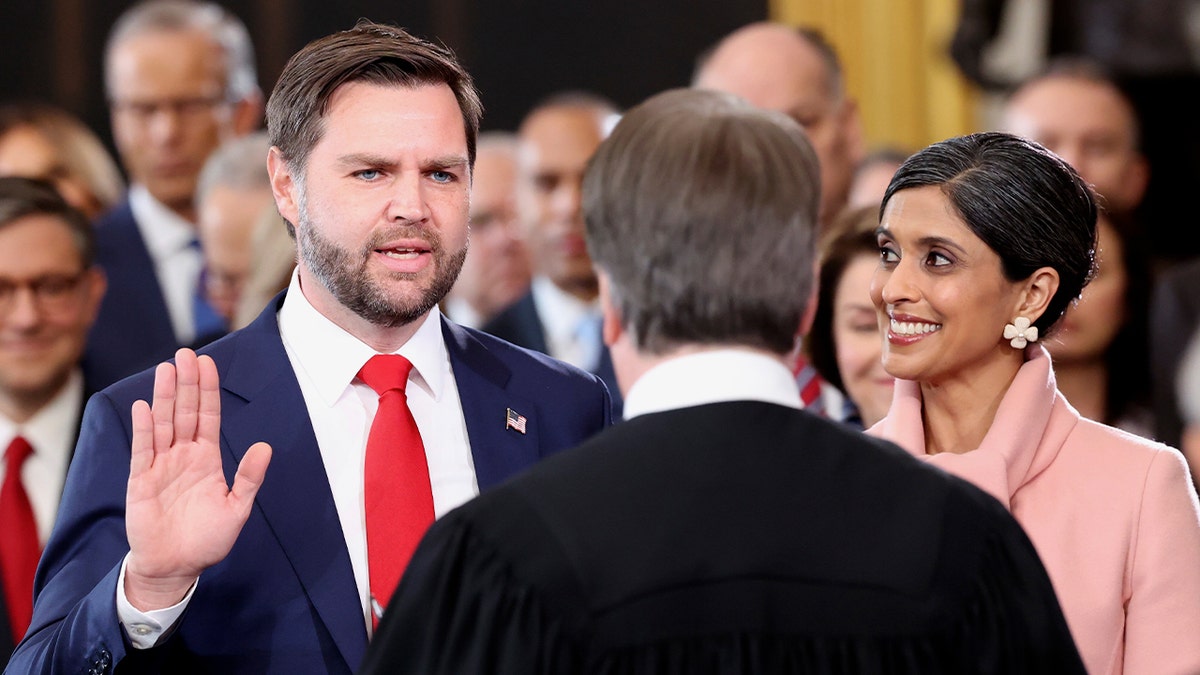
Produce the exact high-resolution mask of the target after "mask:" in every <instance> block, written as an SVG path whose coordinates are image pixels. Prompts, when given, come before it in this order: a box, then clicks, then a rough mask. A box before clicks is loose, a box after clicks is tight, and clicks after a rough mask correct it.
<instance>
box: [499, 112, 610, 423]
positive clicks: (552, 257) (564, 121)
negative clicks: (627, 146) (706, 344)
mask: <svg viewBox="0 0 1200 675" xmlns="http://www.w3.org/2000/svg"><path fill="white" fill-rule="evenodd" d="M617 115H618V112H617V108H616V106H615V105H614V104H613V103H612V102H610V101H608V100H607V99H604V98H601V97H600V96H597V95H595V94H591V93H586V92H560V93H557V94H554V95H552V96H550V97H548V98H546V99H545V100H543V101H542V102H540V103H538V104H537V105H536V106H534V107H533V109H532V110H531V111H529V113H528V114H527V115H526V116H525V119H524V120H522V121H521V126H520V128H519V129H518V130H517V138H518V148H517V219H518V220H519V222H520V228H521V231H522V233H523V234H524V237H525V243H526V245H527V246H528V248H529V255H530V261H531V262H532V264H533V281H532V284H531V285H530V289H529V292H528V293H526V294H525V295H524V296H523V297H521V298H519V299H518V300H517V301H516V302H514V303H513V304H512V305H510V306H509V307H507V308H505V309H503V310H501V311H500V313H499V314H498V315H496V316H495V317H494V318H492V319H491V320H490V321H488V322H487V323H485V324H484V326H483V330H484V331H485V332H487V333H491V334H492V335H495V336H496V337H498V338H500V339H502V340H508V341H509V342H511V343H513V344H516V345H520V346H522V347H525V348H528V349H533V350H536V351H539V352H542V353H543V354H549V355H550V356H553V357H554V358H556V359H559V360H562V361H566V362H567V363H570V364H571V365H573V366H577V367H580V368H583V369H585V370H588V371H589V372H592V373H595V374H597V375H599V376H600V378H601V379H603V380H604V382H605V384H607V385H608V388H609V390H610V392H611V393H612V394H613V397H614V399H616V400H615V402H614V404H615V406H616V407H617V408H618V411H619V408H620V400H619V399H620V397H619V395H618V394H617V387H616V379H615V377H616V376H615V375H614V374H613V370H612V360H611V359H610V358H609V354H608V350H607V349H606V348H605V347H604V344H603V343H602V342H601V340H600V310H599V306H598V305H597V300H596V297H597V296H596V294H597V287H596V273H595V272H594V271H592V259H591V258H590V257H589V256H588V250H587V244H586V242H585V241H584V235H583V212H582V210H581V199H582V188H583V172H584V169H585V168H586V167H587V161H588V159H589V158H591V156H592V153H594V152H595V151H596V146H598V145H600V141H602V140H603V139H604V137H605V136H606V135H607V134H608V130H609V129H610V128H611V126H612V125H613V124H615V122H616V119H617Z"/></svg>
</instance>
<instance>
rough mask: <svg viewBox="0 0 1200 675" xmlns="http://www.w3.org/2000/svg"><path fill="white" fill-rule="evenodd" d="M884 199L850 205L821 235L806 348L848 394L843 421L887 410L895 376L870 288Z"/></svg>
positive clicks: (867, 420)
mask: <svg viewBox="0 0 1200 675" xmlns="http://www.w3.org/2000/svg"><path fill="white" fill-rule="evenodd" d="M878 225H879V204H878V203H876V204H874V205H868V206H861V207H858V208H853V209H848V210H846V211H845V212H843V213H842V214H841V215H839V216H838V218H837V219H836V220H835V221H834V222H833V225H832V226H831V228H830V230H829V233H828V234H827V235H826V236H824V237H822V241H821V244H820V248H821V271H820V283H819V284H818V291H817V293H818V295H817V310H816V314H815V315H814V317H813V325H812V328H811V329H810V330H809V332H808V335H806V336H804V348H805V350H806V351H807V353H808V357H809V361H810V362H811V363H812V365H813V367H814V368H816V369H817V372H818V373H819V374H820V375H821V377H822V379H824V380H825V381H826V382H828V383H830V384H832V385H833V386H835V387H837V388H838V389H839V390H841V391H842V392H844V393H845V394H846V398H847V400H848V402H849V403H850V404H851V405H849V406H848V409H847V411H846V412H845V414H844V415H843V421H845V422H847V423H849V424H852V425H854V426H857V427H859V428H863V427H869V426H871V425H873V424H875V423H876V422H878V421H879V420H880V419H882V418H883V416H884V414H886V413H887V409H888V405H889V404H890V403H891V401H892V384H893V382H894V378H893V377H892V376H891V375H888V373H887V371H885V370H884V369H883V363H882V362H881V361H880V356H881V354H882V351H881V349H880V343H879V325H878V322H877V321H876V319H875V306H874V305H872V304H871V295H870V293H869V291H870V286H871V277H872V275H874V273H875V268H876V267H879V246H878V244H876V242H875V228H876V227H877V226H878Z"/></svg>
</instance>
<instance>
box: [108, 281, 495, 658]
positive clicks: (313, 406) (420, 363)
mask: <svg viewBox="0 0 1200 675" xmlns="http://www.w3.org/2000/svg"><path fill="white" fill-rule="evenodd" d="M279 332H280V335H281V336H282V338H283V346H284V349H285V350H286V351H287V355H288V360H289V361H291V364H292V369H293V370H294V371H295V372H296V379H297V381H298V382H299V383H300V392H301V394H302V395H303V396H304V403H305V406H306V407H307V408H308V415H309V419H310V421H311V422H312V426H313V432H314V434H315V435H316V438H317V446H318V447H319V448H320V451H321V460H322V461H323V462H324V464H325V474H326V476H327V478H328V480H329V487H330V490H331V491H332V493H333V501H334V505H335V506H336V507H337V512H338V519H339V521H340V522H341V525H342V533H343V534H344V536H345V537H346V549H347V551H348V552H349V553H350V564H351V567H352V568H353V570H354V581H355V584H356V585H357V587H358V595H359V603H360V605H361V606H362V611H363V623H364V625H366V627H367V632H368V635H369V634H370V632H371V628H372V625H371V624H372V621H371V611H370V582H369V576H368V570H367V534H366V515H365V512H364V508H363V467H364V463H365V459H366V448H367V436H368V434H369V433H370V430H371V421H372V420H373V419H374V417H375V410H376V409H377V408H378V406H379V397H378V395H376V394H375V392H374V391H373V390H372V389H371V388H370V387H368V386H367V385H365V384H363V383H362V382H360V381H358V380H357V379H356V375H357V374H358V371H359V369H360V368H362V366H363V365H364V364H365V363H366V362H367V360H368V359H370V358H371V357H372V356H375V355H376V352H375V350H373V349H372V348H371V347H369V346H367V345H366V344H365V343H363V342H361V341H360V340H358V338H355V337H354V336H353V335H351V334H349V333H347V332H346V331H345V330H343V329H342V328H340V327H339V326H337V325H336V324H334V323H333V322H332V321H330V320H329V319H327V318H325V317H324V316H323V315H322V314H321V313H320V312H318V311H317V310H316V309H315V308H314V307H313V306H312V305H311V304H310V303H309V302H308V300H307V298H305V297H304V294H303V292H302V291H301V289H300V283H299V277H298V275H297V274H295V273H293V275H292V282H291V285H290V286H289V287H288V293H287V298H286V299H285V300H284V303H283V307H282V308H281V309H280V311H279ZM393 353H396V354H401V355H402V356H404V357H405V358H407V359H408V360H409V361H410V362H412V364H413V370H412V373H411V374H410V375H409V386H408V388H407V392H406V393H407V396H408V404H409V408H410V409H411V410H412V414H413V418H414V419H415V420H416V422H417V428H418V429H419V430H420V432H421V440H422V443H423V444H424V446H425V457H426V460H427V461H428V464H429V481H430V484H431V487H432V490H433V506H434V514H435V516H437V517H441V516H442V515H444V514H445V513H446V512H448V511H450V510H451V509H453V508H455V507H457V506H460V505H461V504H463V503H465V502H466V501H467V500H469V499H471V498H472V497H475V496H476V495H478V494H479V486H478V482H477V480H476V477H475V464H474V460H473V459H472V457H471V446H470V442H469V441H468V438H467V424H466V419H465V418H464V417H463V413H462V404H461V402H460V400H459V397H458V385H457V383H456V381H455V379H454V372H453V369H452V368H451V365H450V356H449V353H448V352H447V351H446V343H445V340H444V338H443V336H442V327H441V315H440V313H439V312H437V311H436V310H435V311H431V312H430V313H429V314H428V315H426V316H425V318H424V319H423V320H422V323H421V325H420V327H419V328H418V329H417V332H416V333H415V334H414V335H413V336H412V337H411V338H410V339H409V340H408V342H406V343H405V344H404V345H403V346H402V347H401V348H400V349H399V350H398V351H396V352H393ZM281 459H282V456H277V458H276V461H279V460H281ZM270 471H271V469H270V468H269V467H268V469H267V475H268V480H269V476H270ZM197 583H200V582H199V581H198V582H197ZM194 589H195V586H193V591H194ZM193 591H189V593H188V596H187V597H185V598H184V600H183V601H182V602H181V603H179V604H178V605H175V606H174V607H170V608H166V609H161V610H155V611H153V612H147V613H142V612H139V611H138V610H137V609H135V608H134V607H133V606H132V605H131V604H129V602H128V600H127V599H126V598H125V592H124V565H122V569H121V577H120V579H119V580H118V585H117V605H118V615H119V616H120V619H121V623H122V624H123V625H125V626H126V629H127V630H126V632H127V633H128V634H129V637H130V641H131V642H133V643H134V645H135V646H136V647H139V648H142V649H145V648H148V647H152V646H154V645H155V644H156V643H157V642H158V640H159V639H160V638H161V637H162V636H163V635H164V634H165V632H166V631H167V630H168V629H170V628H171V626H173V625H174V623H175V621H177V620H178V618H179V616H180V615H181V614H182V613H183V609H184V608H185V607H186V606H187V602H188V601H189V600H190V599H191V595H192V592H193Z"/></svg>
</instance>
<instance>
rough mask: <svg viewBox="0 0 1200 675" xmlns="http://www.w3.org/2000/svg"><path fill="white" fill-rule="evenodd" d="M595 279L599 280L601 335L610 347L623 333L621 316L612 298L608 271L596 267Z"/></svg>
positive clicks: (623, 327)
mask: <svg viewBox="0 0 1200 675" xmlns="http://www.w3.org/2000/svg"><path fill="white" fill-rule="evenodd" d="M596 279H597V280H599V282H600V316H601V319H602V320H603V325H602V328H601V336H602V337H603V338H604V344H605V345H607V346H609V347H612V346H613V345H614V344H616V343H617V340H619V339H621V336H622V335H624V334H625V326H624V322H623V317H622V316H621V310H620V309H618V308H617V303H616V300H615V299H614V298H613V294H612V285H611V284H612V282H611V281H610V280H609V277H608V273H607V272H605V271H604V270H603V269H602V268H600V267H597V268H596Z"/></svg>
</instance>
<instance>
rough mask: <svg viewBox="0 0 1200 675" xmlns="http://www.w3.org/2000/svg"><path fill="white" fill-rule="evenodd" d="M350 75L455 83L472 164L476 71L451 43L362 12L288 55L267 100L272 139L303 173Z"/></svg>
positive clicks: (404, 83)
mask: <svg viewBox="0 0 1200 675" xmlns="http://www.w3.org/2000/svg"><path fill="white" fill-rule="evenodd" d="M350 82H369V83H372V84H380V85H388V86H399V87H415V86H418V85H426V84H445V85H447V86H448V87H450V89H451V91H453V92H454V98H455V100H457V101H458V107H459V110H461V111H462V116H463V127H464V129H465V131H466V134H467V156H468V160H469V161H470V163H471V165H472V166H474V164H475V142H476V136H477V135H478V134H479V119H480V117H481V116H482V115H483V105H482V104H481V103H480V102H479V93H478V92H477V91H476V90H475V85H474V83H473V82H472V81H471V76H470V75H469V74H468V73H467V71H466V70H465V69H464V68H463V67H462V66H461V65H460V64H459V63H458V61H457V60H456V59H455V58H454V54H452V53H451V52H450V50H448V49H446V48H444V47H440V46H438V45H435V44H433V43H431V42H428V41H426V40H422V39H421V38H418V37H415V36H413V35H411V34H409V33H408V32H406V31H405V30H404V29H402V28H397V27H394V26H387V25H383V24H378V23H374V22H371V21H367V20H365V19H364V20H361V21H359V22H358V24H357V25H355V26H354V28H352V29H350V30H346V31H341V32H338V33H334V34H333V35H328V36H326V37H323V38H319V39H317V40H314V41H312V42H310V43H308V45H306V46H305V47H304V48H303V49H301V50H300V51H299V52H297V53H296V54H295V55H294V56H292V58H291V59H290V60H289V61H288V62H287V65H286V66H284V68H283V72H282V73H281V74H280V76H279V80H278V82H276V84H275V89H274V91H272V92H271V98H270V100H269V101H267V130H268V132H269V133H270V136H271V144H272V145H274V146H275V147H277V148H279V151H280V152H281V153H282V154H283V158H284V160H286V161H287V162H288V164H289V165H290V166H291V167H292V169H293V170H294V171H296V172H298V173H300V174H301V175H303V173H304V162H305V161H306V160H307V159H308V154H309V153H310V152H311V151H312V149H313V146H315V145H316V144H317V142H318V141H319V140H320V139H321V135H322V133H323V132H324V126H323V119H324V116H325V114H326V113H327V112H328V110H329V101H330V99H331V98H332V97H333V94H334V92H335V91H337V89H338V88H339V87H341V86H342V85H343V84H347V83H350Z"/></svg>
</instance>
